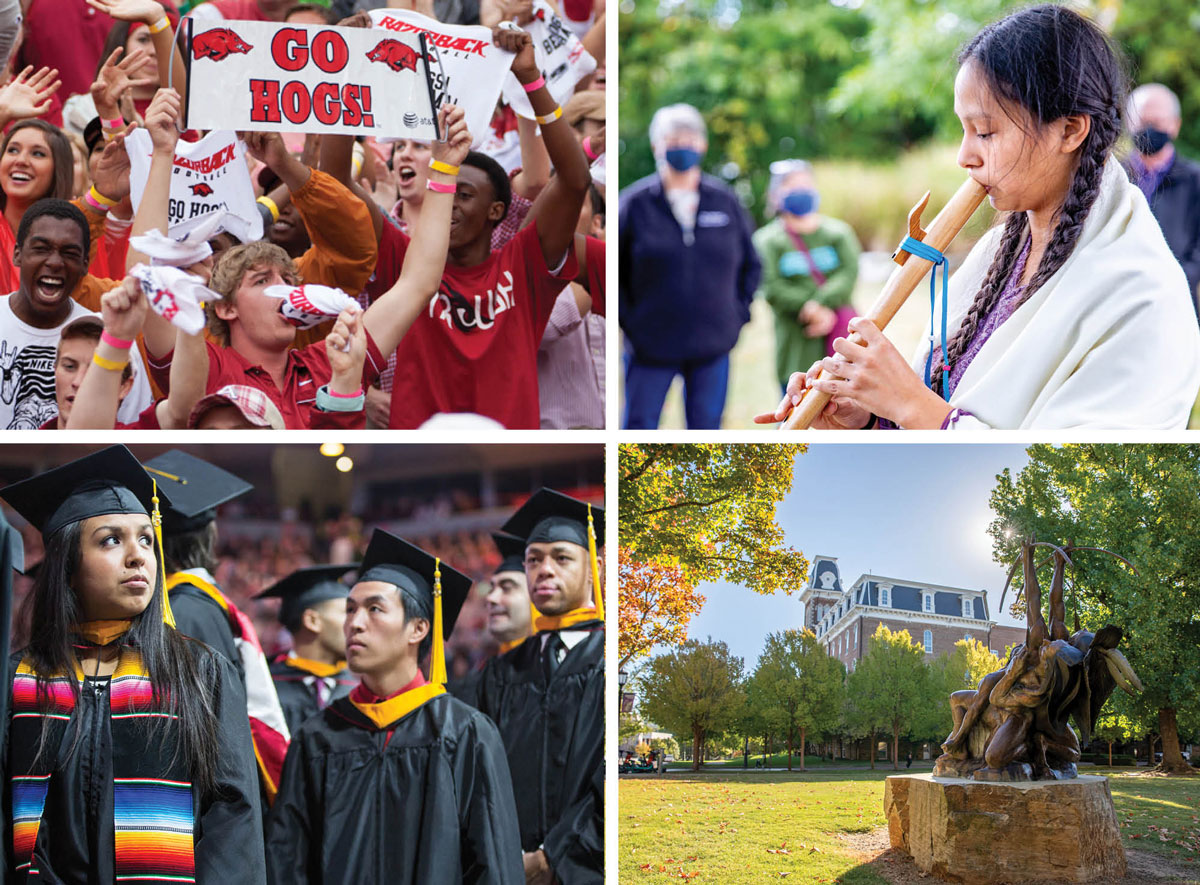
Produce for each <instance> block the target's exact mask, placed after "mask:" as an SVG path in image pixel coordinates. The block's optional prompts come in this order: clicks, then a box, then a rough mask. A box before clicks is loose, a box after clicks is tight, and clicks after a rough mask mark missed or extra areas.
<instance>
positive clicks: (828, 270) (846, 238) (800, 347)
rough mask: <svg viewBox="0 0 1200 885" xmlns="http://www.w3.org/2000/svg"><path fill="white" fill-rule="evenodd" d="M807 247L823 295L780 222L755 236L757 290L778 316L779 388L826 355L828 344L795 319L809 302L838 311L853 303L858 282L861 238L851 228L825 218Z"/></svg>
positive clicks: (774, 223) (776, 332) (760, 229)
mask: <svg viewBox="0 0 1200 885" xmlns="http://www.w3.org/2000/svg"><path fill="white" fill-rule="evenodd" d="M804 242H805V244H807V246H808V250H809V252H810V253H811V255H812V257H813V260H814V261H815V262H816V264H817V267H818V268H819V269H820V271H821V273H823V274H825V285H824V286H822V287H821V288H820V289H819V290H818V289H817V284H816V282H815V281H814V280H813V277H812V271H811V268H810V266H809V263H808V261H807V259H806V258H805V257H804V253H803V252H801V251H799V250H798V249H797V248H796V246H795V243H793V242H792V238H791V237H790V236H788V232H787V231H786V230H785V229H784V227H783V219H782V218H776V219H775V220H774V221H772V222H770V223H769V224H766V225H764V226H763V227H761V228H759V229H758V231H756V232H755V234H754V246H755V248H756V249H757V250H758V254H759V257H760V258H761V259H762V282H761V283H760V284H759V288H758V291H759V292H760V293H761V294H762V296H763V297H764V298H765V299H766V300H767V303H768V304H769V305H771V309H772V310H774V311H775V370H776V372H777V373H778V374H779V383H780V384H784V383H786V382H787V379H788V377H789V376H790V375H791V373H792V372H803V371H804V370H806V369H807V368H808V367H809V366H811V365H812V364H813V363H815V362H816V361H817V360H819V359H821V358H822V357H823V356H825V339H824V338H810V337H808V335H806V334H805V333H804V326H803V325H802V324H801V323H800V320H799V319H798V318H797V315H798V314H799V313H800V308H802V307H803V306H804V305H805V303H806V302H808V301H816V302H818V303H819V304H822V305H824V306H825V307H830V308H833V309H835V310H836V309H837V308H839V307H842V306H843V305H846V304H849V303H850V296H851V295H852V294H853V292H854V284H855V282H856V281H857V280H858V253H859V246H858V238H857V237H855V236H854V231H853V230H852V229H851V228H850V225H848V224H846V223H845V222H844V221H838V220H837V219H836V218H826V217H824V216H822V218H821V226H820V227H818V228H817V230H816V231H815V232H814V233H811V234H807V235H805V237H804Z"/></svg>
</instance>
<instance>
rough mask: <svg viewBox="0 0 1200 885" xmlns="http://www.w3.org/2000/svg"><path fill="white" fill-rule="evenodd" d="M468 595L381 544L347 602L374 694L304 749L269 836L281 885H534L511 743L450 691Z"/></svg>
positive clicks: (311, 733)
mask: <svg viewBox="0 0 1200 885" xmlns="http://www.w3.org/2000/svg"><path fill="white" fill-rule="evenodd" d="M470 589H471V580H470V578H468V577H467V576H466V575H463V574H461V573H460V572H457V571H455V570H454V569H452V568H449V567H448V566H446V565H445V564H442V563H440V562H439V561H438V560H436V559H434V557H432V556H429V555H428V554H427V553H425V552H423V551H422V550H420V549H418V548H416V547H414V546H412V545H411V544H408V543H407V542H405V541H402V540H400V539H399V538H397V537H395V536H393V535H389V534H388V533H387V532H383V531H380V530H376V531H375V534H374V535H372V537H371V543H370V544H369V545H368V547H367V552H366V555H365V556H364V558H363V564H362V571H361V573H360V575H359V578H358V582H357V583H356V584H355V585H354V587H353V589H352V590H351V591H350V596H349V597H348V599H347V603H346V656H347V660H348V661H349V665H350V669H351V670H353V671H354V672H355V673H356V674H357V675H358V676H359V677H361V679H362V683H361V684H360V685H359V686H358V687H357V688H355V689H354V691H352V692H351V693H350V694H349V695H348V696H347V697H345V698H341V699H339V700H336V701H334V702H333V703H331V704H330V705H329V706H328V707H326V708H325V709H324V710H322V711H321V712H320V713H319V714H317V715H316V716H313V717H311V718H310V719H308V720H307V721H306V722H305V723H304V724H303V725H302V726H301V727H300V729H299V731H298V732H297V733H296V735H295V736H294V738H293V739H292V744H291V747H290V749H289V750H288V756H287V762H286V763H285V765H284V769H283V783H282V785H281V787H280V790H279V796H278V798H277V799H276V801H275V804H274V806H273V807H272V809H271V816H270V820H269V821H268V825H267V867H268V875H269V881H271V882H272V883H277V885H297V883H311V885H317V883H322V885H333V883H339V885H340V883H346V882H355V883H357V882H363V883H376V882H378V883H383V882H387V883H389V885H431V883H438V885H441V883H447V885H452V883H458V882H468V883H503V885H523V883H524V882H525V876H524V874H523V872H522V869H521V846H520V840H519V836H518V833H517V815H516V809H515V808H514V806H513V792H512V781H511V780H510V778H509V774H508V765H507V764H506V763H505V759H504V746H503V744H502V743H501V741H500V736H499V735H498V734H497V733H496V727H495V725H493V724H492V722H491V720H489V719H488V718H487V717H486V716H484V715H482V714H481V713H479V712H478V711H476V710H473V709H471V708H470V707H468V706H467V705H465V704H463V703H461V702H459V701H458V700H456V699H455V698H453V697H451V696H450V695H449V694H447V693H446V691H445V688H444V687H443V684H442V683H444V682H445V678H446V664H445V651H444V648H443V644H442V643H443V640H445V639H446V638H448V637H449V635H450V632H451V631H452V630H453V628H454V621H455V619H456V618H457V617H458V612H459V609H460V608H461V607H462V604H463V600H464V599H466V596H467V594H468V593H469V592H470ZM430 649H432V659H431V662H430V678H429V680H428V681H427V680H426V679H425V677H424V676H423V675H422V673H421V670H420V667H419V666H418V664H419V662H420V660H421V659H422V658H424V656H425V654H426V653H427V651H429V650H430Z"/></svg>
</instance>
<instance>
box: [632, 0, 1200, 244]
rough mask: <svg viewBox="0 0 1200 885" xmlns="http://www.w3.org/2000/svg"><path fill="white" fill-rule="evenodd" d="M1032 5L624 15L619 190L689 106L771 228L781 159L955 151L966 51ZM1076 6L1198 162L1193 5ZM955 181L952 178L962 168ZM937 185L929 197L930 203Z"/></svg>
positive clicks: (639, 5)
mask: <svg viewBox="0 0 1200 885" xmlns="http://www.w3.org/2000/svg"><path fill="white" fill-rule="evenodd" d="M1020 5H1023V4H1021V3H1017V2H1012V0H953V2H928V0H872V2H870V3H864V2H862V0H797V2H773V0H653V2H651V0H624V2H622V3H621V4H620V7H619V8H620V15H619V18H618V21H619V39H620V47H621V50H620V76H619V81H620V83H619V90H620V92H619V95H620V108H621V122H620V143H619V151H620V176H621V177H620V181H621V184H622V186H625V185H628V184H630V183H632V182H633V181H635V180H636V179H638V178H641V177H642V176H644V175H648V174H650V173H651V172H653V170H654V165H653V158H652V157H651V155H650V145H649V140H648V138H647V128H648V126H649V123H650V117H651V116H652V115H653V113H654V111H655V110H656V109H657V108H659V107H661V106H662V105H665V104H670V103H673V102H679V101H686V102H689V103H691V104H693V105H695V106H696V107H698V108H699V109H700V111H701V112H702V113H703V114H704V116H705V119H706V120H707V122H708V126H709V151H708V156H707V157H706V158H705V161H704V166H705V169H706V171H709V172H712V173H715V174H718V175H721V176H722V177H724V178H726V179H728V180H730V181H732V182H734V184H735V187H736V188H737V189H738V191H739V193H740V195H741V196H742V198H743V201H744V202H746V204H747V205H748V207H749V208H750V209H751V211H752V212H753V213H754V214H755V215H756V216H758V217H759V218H760V219H761V218H762V209H763V201H762V194H763V192H764V190H765V187H766V181H767V177H768V172H767V170H768V166H769V165H770V163H771V162H772V161H774V160H778V159H781V158H786V157H805V158H808V159H818V160H821V159H833V160H862V161H868V162H871V163H890V162H894V161H897V160H898V159H899V158H900V157H901V156H902V155H903V154H905V153H906V152H908V151H910V150H912V149H914V148H918V147H922V146H925V147H928V146H930V145H940V146H946V145H950V144H952V143H954V142H956V141H957V139H958V138H959V136H960V133H961V130H960V128H959V123H958V120H957V118H956V117H955V116H954V111H953V103H954V102H953V85H954V76H955V74H956V72H957V63H956V61H955V56H956V55H957V53H958V49H959V48H960V47H961V46H962V45H963V44H964V43H965V42H966V41H967V40H968V39H970V38H971V37H972V36H974V34H976V33H977V32H978V31H979V29H980V28H982V27H983V26H984V25H985V24H987V23H988V22H990V21H994V20H995V19H997V18H999V17H1001V16H1002V15H1004V14H1005V13H1006V12H1008V11H1010V10H1012V9H1016V8H1018V7H1019V6H1020ZM1074 5H1075V7H1076V8H1078V9H1081V10H1082V11H1083V12H1084V13H1085V14H1088V15H1090V16H1091V17H1092V18H1094V19H1095V20H1096V21H1097V22H1099V23H1100V24H1101V26H1102V27H1104V28H1105V30H1107V31H1108V32H1109V33H1110V34H1111V35H1112V36H1113V38H1114V39H1115V40H1116V41H1117V43H1118V45H1120V46H1121V48H1122V49H1123V50H1124V52H1125V54H1126V55H1127V57H1128V59H1129V62H1130V73H1131V77H1132V80H1133V82H1135V83H1137V82H1148V81H1158V82H1162V83H1165V84H1166V85H1168V86H1170V87H1171V88H1172V89H1174V90H1175V92H1176V93H1177V94H1178V95H1179V97H1180V101H1181V102H1182V105H1183V117H1184V119H1183V131H1182V133H1181V134H1180V138H1179V147H1180V150H1181V152H1182V153H1184V154H1190V155H1192V156H1200V7H1198V6H1197V5H1196V4H1195V3H1194V2H1193V0H1092V2H1087V3H1082V4H1074ZM951 156H952V155H951ZM945 168H946V169H947V172H948V174H951V175H953V174H954V171H953V168H954V167H953V165H947V166H946V167H945ZM934 185H935V182H932V181H927V182H923V183H919V187H920V190H924V189H925V188H927V187H933V186H934ZM822 188H823V191H824V189H825V185H824V183H822ZM918 196H919V191H918ZM936 196H937V189H936V188H935V197H936ZM864 234H867V235H869V234H870V231H859V236H860V237H862V238H866V237H865V236H864Z"/></svg>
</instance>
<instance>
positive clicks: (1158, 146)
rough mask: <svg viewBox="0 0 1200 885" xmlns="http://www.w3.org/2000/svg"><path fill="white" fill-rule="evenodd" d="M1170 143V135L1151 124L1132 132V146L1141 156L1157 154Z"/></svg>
mask: <svg viewBox="0 0 1200 885" xmlns="http://www.w3.org/2000/svg"><path fill="white" fill-rule="evenodd" d="M1170 143H1171V136H1170V135H1168V134H1167V133H1165V132H1163V131H1162V130H1161V129H1155V128H1154V127H1153V126H1144V127H1143V128H1141V129H1139V130H1138V131H1137V132H1135V133H1134V134H1133V146H1134V147H1135V148H1137V150H1138V153H1140V154H1142V155H1143V156H1147V157H1148V156H1150V155H1151V154H1157V153H1158V152H1159V151H1161V150H1162V149H1163V148H1165V147H1166V146H1167V145H1168V144H1170Z"/></svg>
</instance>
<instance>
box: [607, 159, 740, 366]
mask: <svg viewBox="0 0 1200 885" xmlns="http://www.w3.org/2000/svg"><path fill="white" fill-rule="evenodd" d="M618 220H619V224H618V231H619V241H618V250H619V251H618V255H619V262H620V265H619V280H620V282H619V290H618V298H619V316H620V321H621V328H622V329H623V330H624V332H625V335H626V337H627V338H628V340H629V342H630V343H631V344H632V345H633V349H634V352H635V354H636V356H637V358H638V360H639V361H641V362H646V363H661V364H678V363H681V362H683V361H685V360H697V359H700V360H702V359H712V358H714V357H718V356H720V355H722V354H725V353H728V352H729V351H730V350H732V349H733V346H734V345H735V344H736V343H737V339H738V333H739V332H741V329H742V326H743V325H744V324H745V323H747V322H749V320H750V301H751V299H752V298H753V297H754V291H755V289H757V288H758V280H759V277H760V276H761V274H762V268H761V266H760V264H759V260H758V253H757V252H756V251H755V249H754V244H753V243H752V242H751V241H750V235H751V234H752V233H753V227H752V226H751V222H750V217H749V216H748V215H747V214H746V210H745V209H743V208H742V204H741V203H740V202H739V201H738V198H737V197H736V196H735V195H734V193H733V191H731V190H730V189H729V188H728V187H726V186H725V185H724V184H723V183H722V182H721V181H720V180H719V179H716V178H713V177H711V176H708V175H705V176H703V177H702V178H701V179H700V207H699V209H698V210H697V212H696V239H695V242H694V243H692V244H691V245H690V246H688V245H685V244H684V242H683V231H682V230H681V229H680V227H679V222H677V221H676V220H675V216H674V214H672V212H671V206H670V204H669V203H668V202H667V198H666V196H665V195H664V194H663V188H662V181H661V179H660V178H659V177H658V175H657V174H655V175H651V176H649V177H647V178H643V179H642V180H641V181H638V182H635V183H634V184H632V185H630V186H629V187H627V188H625V190H623V191H621V197H620V216H619V219H618Z"/></svg>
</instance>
